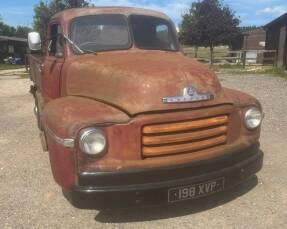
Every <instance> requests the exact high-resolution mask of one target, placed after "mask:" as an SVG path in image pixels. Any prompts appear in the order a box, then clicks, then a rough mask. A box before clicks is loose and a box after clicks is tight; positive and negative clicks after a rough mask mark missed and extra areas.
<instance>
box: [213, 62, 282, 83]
mask: <svg viewBox="0 0 287 229" xmlns="http://www.w3.org/2000/svg"><path fill="white" fill-rule="evenodd" d="M211 69H212V70H214V71H215V72H218V73H228V74H265V75H271V76H279V77H284V78H286V79H287V71H286V70H284V69H282V68H276V67H273V66H246V67H245V68H243V66H242V65H230V64H223V65H214V66H213V67H211Z"/></svg>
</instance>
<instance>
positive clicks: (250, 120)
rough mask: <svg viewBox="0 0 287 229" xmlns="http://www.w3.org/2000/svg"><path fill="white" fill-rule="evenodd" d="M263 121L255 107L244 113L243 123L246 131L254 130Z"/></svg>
mask: <svg viewBox="0 0 287 229" xmlns="http://www.w3.org/2000/svg"><path fill="white" fill-rule="evenodd" d="M262 119H263V115H262V112H261V111H260V110H259V109H258V108H257V107H252V108H250V109H249V110H247V111H246V112H245V117H244V122H245V125H246V127H247V128H248V129H256V128H257V127H259V126H260V124H261V122H262Z"/></svg>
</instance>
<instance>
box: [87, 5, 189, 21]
mask: <svg viewBox="0 0 287 229" xmlns="http://www.w3.org/2000/svg"><path fill="white" fill-rule="evenodd" d="M193 1H194V0H177V1H166V3H160V4H156V3H150V2H147V1H144V0H138V1H134V0H93V1H92V2H93V3H94V4H95V5H96V6H130V7H140V8H146V9H153V10H157V11H161V12H163V13H165V14H167V15H168V16H169V17H171V18H172V19H173V20H174V21H175V22H176V23H178V22H179V21H180V20H181V15H182V14H183V13H184V12H185V11H186V10H187V9H188V8H189V7H190V6H191V3H192V2H193Z"/></svg>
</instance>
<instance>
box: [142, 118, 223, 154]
mask: <svg viewBox="0 0 287 229" xmlns="http://www.w3.org/2000/svg"><path fill="white" fill-rule="evenodd" d="M227 124H228V116H227V115H222V116H218V117H211V118H205V119H197V120H191V121H190V120H189V121H181V122H175V123H165V124H156V125H147V126H145V127H144V128H143V130H142V144H143V147H142V154H143V157H158V156H166V155H174V154H182V153H190V152H196V151H200V150H204V149H209V148H213V147H216V146H219V145H222V144H226V142H227V131H228V128H227Z"/></svg>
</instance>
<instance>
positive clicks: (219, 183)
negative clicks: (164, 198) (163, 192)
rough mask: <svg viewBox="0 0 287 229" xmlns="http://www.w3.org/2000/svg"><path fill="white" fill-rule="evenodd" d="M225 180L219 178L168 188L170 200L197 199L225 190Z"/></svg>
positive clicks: (170, 201) (171, 201)
mask: <svg viewBox="0 0 287 229" xmlns="http://www.w3.org/2000/svg"><path fill="white" fill-rule="evenodd" d="M224 181H225V179H224V178H218V179H214V180H211V181H207V182H204V183H200V184H193V185H189V186H184V187H177V188H171V189H169V190H168V202H169V203H173V202H179V201H184V200H190V199H196V198H200V197H204V196H208V195H211V194H213V193H216V192H220V191H223V190H224Z"/></svg>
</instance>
